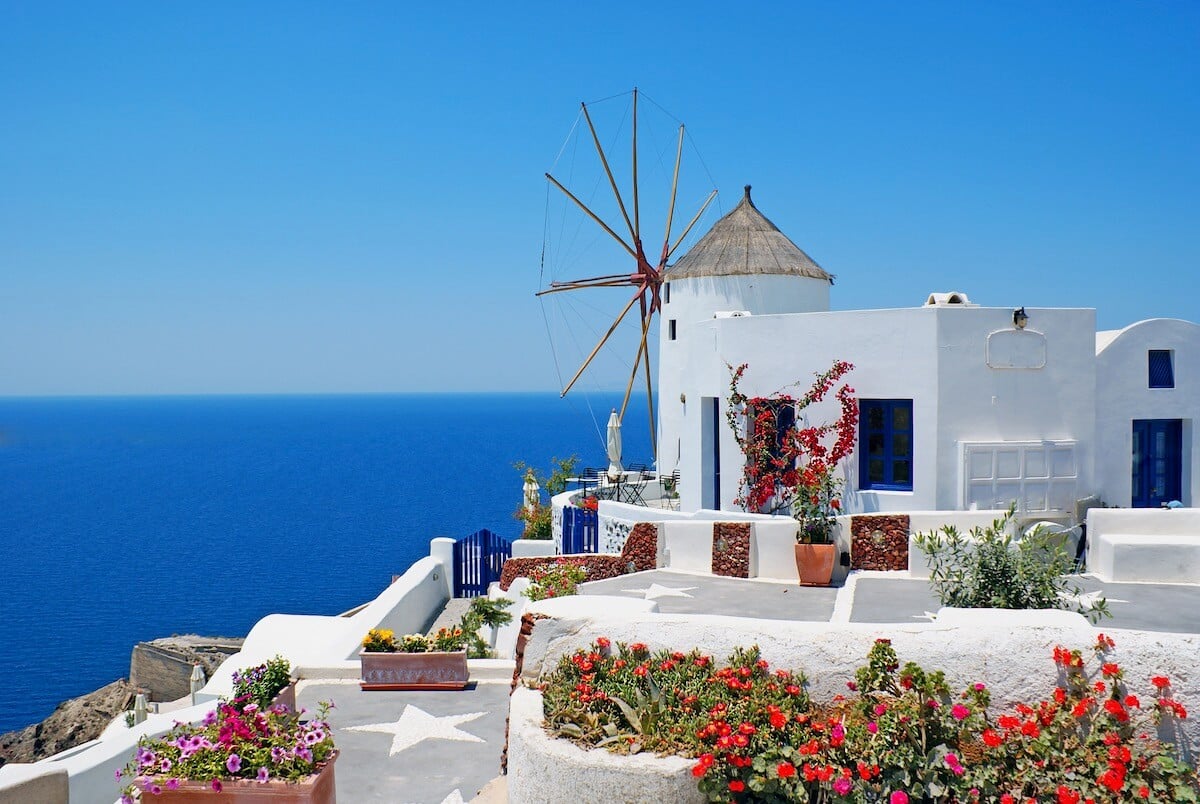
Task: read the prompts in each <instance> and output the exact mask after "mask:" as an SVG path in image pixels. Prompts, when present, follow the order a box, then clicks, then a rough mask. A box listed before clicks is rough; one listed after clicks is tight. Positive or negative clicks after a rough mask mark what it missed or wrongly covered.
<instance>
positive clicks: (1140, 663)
mask: <svg viewBox="0 0 1200 804" xmlns="http://www.w3.org/2000/svg"><path fill="white" fill-rule="evenodd" d="M555 614H556V616H555V617H554V618H553V619H545V620H539V621H538V623H537V625H536V626H535V627H534V629H533V634H532V635H531V637H530V639H529V641H528V643H527V644H526V648H525V658H524V665H523V668H522V678H523V679H524V680H525V681H526V682H528V683H536V681H537V680H538V679H539V677H540V676H542V675H543V674H544V673H546V672H549V671H550V670H552V669H553V668H554V667H555V666H556V665H557V664H558V662H559V660H560V659H561V658H562V657H563V656H567V655H570V654H571V653H573V652H574V651H575V650H578V649H584V650H586V649H589V648H590V646H591V645H592V644H593V643H594V642H595V640H596V639H597V638H598V637H606V638H608V639H610V640H612V642H614V643H617V642H626V643H631V642H642V643H645V644H646V645H647V646H648V647H649V648H650V650H651V651H657V650H660V649H667V650H678V651H688V650H691V649H692V648H696V647H699V648H701V649H702V650H704V651H705V652H706V653H709V654H711V655H712V656H713V657H714V658H716V659H717V660H718V661H724V659H725V658H726V657H728V656H729V655H730V654H731V653H732V652H733V650H734V648H738V647H748V646H750V645H757V646H758V647H759V649H760V651H761V653H762V657H763V659H765V660H767V661H768V662H770V664H771V666H772V667H773V668H781V669H790V670H800V671H803V672H804V674H805V675H806V676H807V678H808V679H809V683H810V688H809V693H810V695H812V697H813V699H814V700H817V701H822V700H825V701H827V700H831V699H832V698H833V697H834V696H835V695H839V694H845V691H846V682H847V681H851V680H853V678H854V671H855V670H856V669H857V668H858V667H859V666H861V665H863V664H864V663H865V661H866V657H867V653H868V652H869V651H870V649H871V646H872V644H873V643H874V642H875V640H876V639H879V638H887V639H890V640H891V643H892V647H893V648H894V649H895V650H896V653H897V654H898V656H899V659H900V661H901V662H907V661H915V662H917V663H918V664H920V665H921V666H922V667H924V668H925V669H927V670H931V671H932V670H942V671H944V672H945V674H946V679H947V682H948V683H949V684H950V686H951V688H957V689H965V688H966V687H967V686H968V685H970V684H974V683H976V682H981V683H983V684H986V685H987V686H988V688H989V690H990V691H991V697H992V706H993V711H995V712H997V713H999V712H1001V711H1003V710H1005V709H1007V708H1009V707H1012V706H1013V705H1014V704H1016V703H1018V702H1024V703H1028V702H1030V701H1031V700H1032V701H1037V700H1038V699H1040V698H1041V697H1044V696H1048V695H1050V694H1051V692H1052V691H1053V689H1054V687H1055V686H1056V684H1057V683H1058V677H1059V676H1058V674H1059V668H1058V667H1057V666H1056V665H1055V663H1054V660H1053V652H1054V648H1055V646H1059V645H1061V646H1065V647H1067V648H1071V649H1080V650H1083V651H1085V652H1086V651H1087V650H1088V649H1089V648H1090V647H1091V646H1092V645H1094V644H1095V642H1096V635H1097V633H1098V630H1097V629H1096V628H1094V627H1092V626H1091V625H1089V624H1088V622H1087V620H1086V619H1084V618H1083V617H1081V616H1079V615H1076V614H1073V613H1070V612H1062V611H1047V612H1038V611H1007V610H994V609H970V610H947V609H943V610H942V611H941V612H939V616H938V620H936V621H935V622H933V623H885V624H873V623H827V622H820V623H817V622H796V621H782V620H752V619H746V618H736V617H726V616H720V615H700V614H659V615H653V614H627V613H619V612H609V611H607V610H604V609H603V608H595V607H594V608H593V609H592V610H591V611H589V612H583V613H580V614H578V615H575V616H566V613H565V612H562V613H555ZM1103 630H1104V632H1105V633H1106V634H1109V635H1110V636H1111V637H1112V638H1113V639H1114V640H1115V642H1116V647H1115V649H1114V650H1113V651H1111V652H1110V653H1109V654H1108V658H1107V660H1108V661H1114V662H1117V663H1119V664H1120V665H1121V667H1122V669H1123V670H1124V672H1125V678H1126V679H1128V680H1129V681H1128V684H1129V687H1130V690H1129V691H1130V692H1131V693H1133V694H1136V695H1141V696H1143V700H1146V699H1147V698H1152V697H1153V691H1152V689H1151V688H1150V682H1149V679H1150V678H1151V676H1155V675H1165V676H1169V677H1170V678H1171V682H1172V688H1171V691H1172V695H1173V696H1174V697H1176V698H1178V699H1179V700H1181V701H1195V700H1200V676H1198V675H1197V674H1196V672H1195V657H1196V656H1198V655H1200V635H1197V634H1171V633H1161V632H1144V631H1132V630H1124V629H1114V628H1105V629H1103ZM514 720H515V717H514ZM1173 729H1174V731H1173V733H1172V734H1170V735H1162V736H1169V737H1170V738H1171V739H1173V740H1175V741H1176V742H1177V743H1179V744H1180V745H1181V747H1182V748H1183V749H1184V753H1185V755H1187V756H1192V757H1195V756H1197V755H1200V754H1197V752H1198V751H1200V719H1196V718H1188V719H1186V720H1179V721H1176V722H1175V723H1174V724H1173ZM591 753H603V752H602V751H599V752H591ZM510 756H512V757H513V758H512V759H510V766H509V774H510V779H511V776H512V774H513V773H514V772H517V773H522V772H525V771H526V769H523V768H519V767H518V765H519V764H520V763H519V761H518V760H517V759H516V756H517V755H516V754H515V753H513V754H510ZM556 756H560V754H556ZM561 772H563V771H562V770H558V771H555V773H561ZM556 778H557V777H556ZM543 781H546V783H548V780H543ZM616 782H617V780H615V779H614V784H615V783H616ZM637 784H638V782H637V780H636V779H626V780H621V783H620V784H617V785H616V786H615V787H613V786H609V788H608V789H609V790H611V789H625V790H634V789H640V788H639V787H638V786H637ZM522 785H523V786H522V787H521V789H522V790H524V789H533V788H536V780H533V779H529V778H525V779H524V780H523V782H522ZM551 789H552V788H551ZM513 800H514V801H517V800H518V799H515V798H514V799H513ZM520 800H524V799H520ZM529 800H540V799H536V798H533V799H529ZM665 800H674V798H673V797H670V796H668V797H666V798H665Z"/></svg>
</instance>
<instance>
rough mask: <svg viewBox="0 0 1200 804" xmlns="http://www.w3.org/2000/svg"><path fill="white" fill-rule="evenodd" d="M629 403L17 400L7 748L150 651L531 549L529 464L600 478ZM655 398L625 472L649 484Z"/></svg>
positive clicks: (9, 479)
mask: <svg viewBox="0 0 1200 804" xmlns="http://www.w3.org/2000/svg"><path fill="white" fill-rule="evenodd" d="M618 403H619V399H618V398H617V397H616V396H605V395H595V394H593V395H591V396H590V397H580V398H571V397H568V398H567V399H565V400H563V399H559V398H558V396H557V395H555V394H476V395H472V394H459V395H361V396H202V397H95V398H0V541H2V544H3V546H2V548H0V550H2V552H0V555H2V556H3V558H2V559H0V578H2V579H3V586H2V587H0V732H4V731H8V730H11V729H16V728H20V727H22V726H25V725H27V724H29V723H33V722H36V721H39V720H41V719H43V718H44V717H46V716H47V715H49V714H50V712H52V711H53V709H54V707H55V706H56V705H57V704H58V703H59V702H60V701H62V700H64V699H66V698H69V697H73V696H76V695H81V694H83V693H85V692H89V691H91V690H93V689H96V688H98V687H100V686H103V685H104V684H107V683H108V682H110V681H114V680H116V679H117V678H121V677H126V676H128V673H129V658H130V652H131V650H132V649H133V645H134V643H136V642H138V641H141V640H149V639H154V638H157V637H162V636H169V635H171V634H183V633H199V634H204V635H215V636H243V635H245V634H246V632H247V631H248V630H249V629H250V627H251V626H252V625H254V623H255V622H256V621H257V620H258V619H260V618H261V617H263V616H264V615H266V614H270V613H272V612H288V613H297V614H337V613H340V612H342V611H345V610H347V609H350V608H352V607H354V606H356V605H358V604H359V603H362V602H364V601H366V600H369V599H371V598H373V597H374V596H375V595H376V594H378V592H379V591H380V590H381V589H382V588H383V587H384V586H386V585H387V584H388V582H389V581H390V579H391V577H392V575H394V574H400V573H402V572H404V570H405V569H407V568H408V566H409V565H410V564H411V563H412V562H413V561H415V560H416V559H418V558H420V557H421V556H423V555H426V554H427V552H428V547H429V540H430V539H432V538H433V537H435V536H452V537H461V536H465V535H467V534H469V533H472V532H474V531H476V530H478V529H480V528H489V529H491V530H494V531H495V532H497V533H499V534H501V535H503V536H505V537H508V538H516V537H517V536H518V535H519V532H520V528H519V523H518V522H517V521H516V520H514V519H513V517H512V512H513V511H515V510H516V508H517V506H518V505H519V504H520V498H521V476H520V475H519V473H518V472H517V471H516V470H515V469H514V468H513V464H514V462H516V461H519V460H523V461H526V462H527V463H530V464H532V465H534V466H537V467H539V468H540V469H542V470H543V471H544V470H545V469H547V468H548V466H549V463H550V459H551V457H552V456H558V457H566V456H569V455H578V456H579V457H580V459H581V466H603V465H606V463H607V459H606V458H605V454H604V428H605V424H606V422H607V419H608V412H609V410H610V408H612V407H613V406H614V405H616V404H618ZM644 411H645V398H644V397H642V398H641V399H637V398H635V399H634V400H632V401H631V403H630V407H629V412H628V415H627V416H626V422H625V428H624V433H623V436H624V439H623V440H624V442H625V457H626V462H627V463H628V462H637V461H641V462H645V463H647V464H649V463H650V460H649V458H650V445H649V438H648V435H647V433H648V423H647V417H646V415H645V412H644Z"/></svg>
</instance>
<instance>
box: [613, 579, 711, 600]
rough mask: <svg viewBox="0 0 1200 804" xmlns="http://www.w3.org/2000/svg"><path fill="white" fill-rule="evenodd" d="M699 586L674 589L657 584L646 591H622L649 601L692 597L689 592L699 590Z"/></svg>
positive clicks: (653, 584) (651, 585)
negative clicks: (661, 598) (663, 598)
mask: <svg viewBox="0 0 1200 804" xmlns="http://www.w3.org/2000/svg"><path fill="white" fill-rule="evenodd" d="M699 588H700V587H698V586H680V587H679V588H672V587H670V586H662V585H660V584H657V583H652V584H650V586H649V587H647V588H645V589H622V590H621V591H622V592H630V593H632V594H635V595H642V596H643V597H645V598H646V599H647V600H655V599H657V598H660V597H691V595H689V594H688V592H690V591H692V590H693V589H699Z"/></svg>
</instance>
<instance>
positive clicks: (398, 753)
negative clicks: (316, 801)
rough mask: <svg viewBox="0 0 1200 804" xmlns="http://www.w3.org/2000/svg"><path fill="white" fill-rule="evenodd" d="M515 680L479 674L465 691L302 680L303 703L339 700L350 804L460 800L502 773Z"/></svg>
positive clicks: (343, 780) (341, 785) (336, 722)
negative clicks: (373, 687) (364, 686)
mask: <svg viewBox="0 0 1200 804" xmlns="http://www.w3.org/2000/svg"><path fill="white" fill-rule="evenodd" d="M508 691H509V680H508V679H501V678H496V679H493V680H488V679H480V680H478V681H477V682H476V683H475V685H474V688H472V689H466V690H463V691H461V692H363V691H362V690H360V689H359V687H358V681H357V680H355V681H346V682H339V681H315V682H311V683H306V684H303V685H302V686H301V688H300V690H299V693H298V696H297V703H298V704H299V705H300V706H302V707H306V708H308V710H309V711H314V710H315V709H316V707H317V702H318V701H322V700H330V701H333V703H334V706H335V708H334V709H333V710H332V711H331V712H330V715H329V721H330V725H332V726H333V730H334V739H335V741H336V742H337V746H338V748H339V749H340V750H341V755H340V756H339V757H338V761H337V798H338V801H345V802H356V803H357V802H363V803H364V804H366V802H387V803H388V804H456V802H462V801H470V800H471V799H472V798H474V797H475V794H476V793H477V792H478V791H479V790H481V789H482V788H483V787H484V786H485V785H486V784H487V783H488V782H489V781H490V780H492V779H493V778H494V777H495V776H496V775H497V774H498V773H499V772H500V753H501V752H502V751H503V749H504V726H505V720H506V718H507V716H508Z"/></svg>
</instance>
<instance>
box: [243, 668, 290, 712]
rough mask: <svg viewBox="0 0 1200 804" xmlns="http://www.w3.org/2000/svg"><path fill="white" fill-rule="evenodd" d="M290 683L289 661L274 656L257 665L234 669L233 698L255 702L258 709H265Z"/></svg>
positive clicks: (245, 701) (247, 702)
mask: <svg viewBox="0 0 1200 804" xmlns="http://www.w3.org/2000/svg"><path fill="white" fill-rule="evenodd" d="M291 683H292V665H291V663H290V662H288V660H287V659H285V658H283V657H282V656H276V657H275V658H274V659H268V660H267V661H266V662H264V663H263V664H260V665H258V666H257V667H250V668H247V669H245V670H240V671H234V674H233V700H234V701H242V702H244V703H246V704H250V703H255V704H258V708H259V709H266V708H267V707H268V706H270V705H271V701H272V700H273V699H274V698H275V696H276V695H278V694H279V693H280V691H281V690H282V689H283V688H284V687H286V686H287V685H288V684H291Z"/></svg>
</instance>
